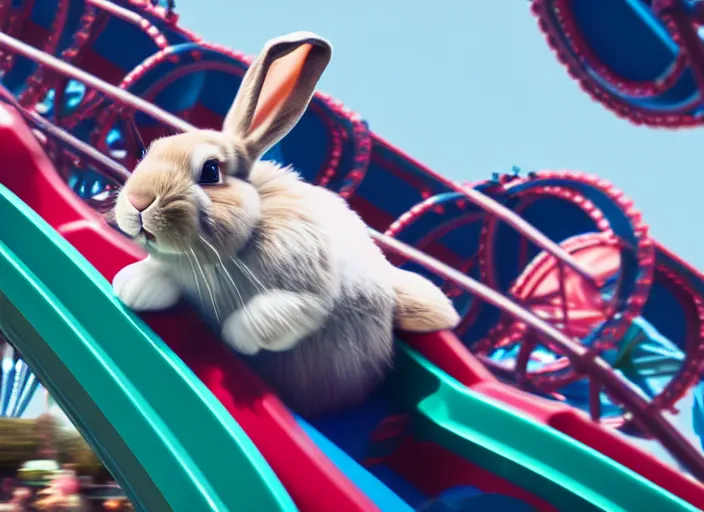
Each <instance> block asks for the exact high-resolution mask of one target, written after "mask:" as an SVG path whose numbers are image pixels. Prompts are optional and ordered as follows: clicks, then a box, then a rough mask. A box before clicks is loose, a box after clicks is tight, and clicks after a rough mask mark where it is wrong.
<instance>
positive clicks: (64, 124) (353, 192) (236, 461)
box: [0, 0, 704, 512]
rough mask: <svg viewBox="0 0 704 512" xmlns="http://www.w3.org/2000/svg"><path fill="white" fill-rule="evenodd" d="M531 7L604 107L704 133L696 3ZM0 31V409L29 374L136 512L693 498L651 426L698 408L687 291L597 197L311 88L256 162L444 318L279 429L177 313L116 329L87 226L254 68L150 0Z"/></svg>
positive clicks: (24, 21)
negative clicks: (361, 396) (297, 116)
mask: <svg viewBox="0 0 704 512" xmlns="http://www.w3.org/2000/svg"><path fill="white" fill-rule="evenodd" d="M531 6H532V11H533V13H534V15H535V16H536V18H537V20H538V23H539V25H540V28H541V29H542V30H543V32H544V34H545V36H546V38H547V40H548V43H549V44H550V46H551V47H552V48H553V49H554V51H555V53H556V54H557V57H558V59H559V60H560V61H561V62H562V63H563V64H564V65H565V67H566V68H567V69H568V71H569V73H570V74H571V75H572V76H573V77H574V78H575V79H576V80H578V81H579V82H580V84H581V85H582V87H583V88H584V90H585V91H587V92H588V93H589V94H590V95H591V96H592V97H593V98H594V99H595V100H596V101H598V102H600V103H601V104H603V105H604V106H605V107H606V108H608V109H610V110H612V111H614V112H615V113H617V114H618V115H620V116H622V117H625V118H626V119H628V120H630V121H632V122H634V123H641V124H647V125H651V126H654V127H662V126H666V127H686V126H694V125H699V124H702V123H704V109H703V108H702V107H703V105H704V96H703V95H704V44H703V43H702V40H701V39H700V38H699V29H700V26H701V25H704V5H703V4H702V3H701V2H690V1H686V0H669V1H668V0H663V1H657V0H652V1H644V0H533V1H532V2H531ZM0 31H1V33H0V69H1V70H2V75H1V76H2V78H1V81H2V89H1V90H0V93H1V94H0V99H2V104H1V105H0V162H1V165H0V219H2V221H1V222H0V330H1V331H2V335H3V336H4V337H6V338H7V340H8V341H11V342H12V345H13V346H14V349H13V348H11V347H10V345H9V344H6V345H5V347H4V349H3V350H4V351H3V352H2V361H1V366H0V368H1V370H0V371H1V372H2V373H1V380H0V415H17V416H19V415H22V414H23V412H24V409H25V408H26V406H27V403H28V402H29V400H30V399H31V397H32V395H33V393H34V392H35V390H36V388H37V386H38V381H41V383H42V384H43V385H44V386H45V387H46V388H47V389H48V390H49V392H50V393H51V394H52V396H54V397H55V399H56V401H57V402H58V403H59V404H60V405H61V407H62V408H63V409H64V410H65V411H66V413H67V415H68V416H69V417H70V418H71V420H72V421H73V423H74V424H75V425H76V427H77V428H78V429H79V430H80V432H81V433H82V434H83V436H84V437H85V438H86V440H87V441H88V442H89V443H90V444H91V446H92V447H93V448H94V449H95V450H96V452H97V453H98V455H99V456H100V457H101V459H102V460H103V461H104V463H105V465H106V466H107V467H108V468H109V470H110V471H111V472H112V474H113V475H114V476H115V478H116V479H117V480H118V481H119V483H120V484H121V486H122V487H123V489H124V490H125V492H126V493H127V495H128V496H129V498H130V499H131V500H132V502H133V503H134V505H135V507H136V508H138V509H143V510H159V511H161V510H184V511H193V510H223V511H225V510H297V509H298V510H304V511H329V510H337V511H374V510H383V511H387V510H388V511H390V510H393V511H403V510H427V511H430V510H434V511H440V510H473V511H480V510H481V511H524V510H525V511H529V510H537V511H555V510H564V511H568V510H580V511H581V510H585V511H586V510H603V511H617V510H622V511H630V512H632V511H637V510H668V511H678V510H681V511H685V510H691V511H694V510H701V509H704V486H702V484H701V483H700V482H702V481H703V480H704V452H703V451H702V449H701V447H700V446H699V443H698V442H697V443H693V440H692V436H688V435H687V434H686V430H687V428H684V427H682V424H681V422H679V423H678V422H677V421H673V420H672V417H673V415H674V417H675V420H677V407H678V404H681V403H683V402H682V400H681V399H682V398H683V397H688V398H689V403H691V404H693V405H691V407H693V415H694V418H695V425H694V426H693V427H692V428H693V429H694V431H697V430H698V429H699V428H700V424H699V423H698V421H699V420H700V419H704V416H702V413H701V412H700V410H701V409H700V407H701V397H700V393H699V392H698V390H699V385H700V384H699V383H700V375H701V373H702V368H704V276H703V275H702V274H700V273H699V272H698V271H697V270H695V269H694V268H692V267H691V266H689V265H687V264H686V263H685V262H683V261H682V260H680V259H679V258H677V257H676V256H675V255H674V254H672V253H671V252H670V251H668V250H667V249H666V248H665V247H663V246H662V245H660V244H659V243H658V242H657V241H656V240H654V239H653V238H651V237H650V236H649V233H648V228H647V225H646V224H645V221H644V218H643V216H642V215H641V213H640V212H638V211H637V210H636V209H635V207H634V205H633V203H632V202H631V201H630V200H629V199H628V198H627V197H626V196H625V195H624V194H623V193H622V192H621V191H619V190H618V189H616V188H615V187H614V186H613V185H612V184H610V183H609V182H607V181H606V180H603V179H600V178H599V177H597V176H592V175H584V174H581V173H579V172H574V171H565V170H557V171H551V170H546V171H540V172H536V173H531V174H530V175H528V176H519V175H517V174H513V173H508V174H505V175H499V176H493V177H491V178H490V179H487V180H485V181H482V182H479V183H474V184H472V185H458V184H456V183H454V182H452V181H451V180H449V179H446V178H444V177H443V176H441V175H440V174H437V173H435V172H433V171H431V170H429V169H427V168H425V167H424V166H422V165H421V164H419V163H418V162H416V161H414V160H413V159H412V158H410V157H409V156H407V155H405V154H404V153H402V152H401V151H399V150H398V149H397V148H394V147H393V146H391V145H390V144H389V143H387V142H386V141H384V140H383V139H382V138H381V137H380V136H378V135H377V134H375V133H374V132H372V131H371V130H370V129H369V126H368V125H367V123H366V122H365V121H363V120H362V119H361V118H360V117H359V116H358V115H357V114H354V113H352V112H350V111H349V110H348V109H346V108H345V107H344V106H343V105H342V104H341V103H340V102H339V101H338V100H335V99H333V98H331V97H329V96H326V95H324V94H322V93H317V94H316V96H315V97H314V99H313V101H312V103H311V105H310V108H309V109H308V111H307V112H306V113H305V114H304V116H303V118H302V119H301V121H300V122H299V124H298V125H297V126H296V128H294V130H293V131H292V132H291V133H290V134H289V135H288V136H287V137H286V138H285V139H284V140H283V141H282V142H281V143H280V144H279V145H278V146H277V147H275V148H274V149H273V150H272V151H270V152H269V154H267V155H266V156H265V158H270V159H275V160H278V161H280V162H282V163H285V164H291V165H293V166H294V167H295V168H296V169H298V170H299V171H300V172H301V174H302V176H303V177H304V178H305V179H306V180H308V181H310V182H313V183H316V184H318V185H321V186H325V187H328V188H330V189H332V190H334V191H336V192H338V193H339V194H340V195H342V196H343V197H344V198H346V199H347V201H348V202H349V204H350V205H351V206H352V207H353V208H354V209H355V210H356V211H357V212H358V213H359V214H360V215H361V216H362V217H363V219H364V220H365V221H366V222H367V224H368V225H369V227H370V233H371V234H372V236H373V237H374V239H375V240H376V241H377V242H378V244H379V246H380V247H382V248H383V249H384V250H385V251H386V252H387V254H388V257H389V259H390V260H391V261H392V262H393V263H395V264H396V265H399V266H403V267H405V268H407V269H410V270H413V271H417V272H420V273H423V274H424V275H427V276H428V277H430V278H431V279H433V280H434V281H435V282H436V283H437V284H439V285H441V286H442V287H443V289H444V290H445V292H446V293H447V294H448V296H450V297H451V298H452V299H453V300H454V303H455V306H456V308H457V310H458V311H459V312H460V314H461V315H462V322H461V324H460V325H459V327H458V328H457V329H456V330H455V331H454V332H438V333H431V334H424V335H418V334H413V335H411V334H407V333H398V343H397V347H396V359H395V361H394V371H393V373H392V375H391V376H390V378H389V381H388V382H387V383H385V385H384V386H383V388H382V389H381V390H380V391H379V392H378V393H377V394H375V395H374V396H373V397H372V398H370V399H369V400H368V401H367V402H366V403H365V404H363V405H361V406H359V407H356V408H354V409H352V410H346V411H343V412H341V413H338V414H334V415H329V416H326V417H322V418H320V417H315V418H303V417H300V416H298V415H296V414H295V413H293V412H292V411H291V410H289V409H288V408H287V407H286V406H285V405H283V404H282V402H281V401H280V400H279V399H278V398H277V396H275V394H273V393H272V392H271V391H270V390H269V388H268V387H267V385H266V383H264V382H262V381H261V380H260V379H259V378H258V377H256V376H255V375H254V374H253V373H252V372H251V371H250V370H249V369H248V368H247V365H246V361H245V360H244V359H241V358H240V357H238V356H237V355H235V354H234V353H232V352H231V351H229V350H228V349H227V348H226V347H225V346H224V345H223V344H222V343H221V342H220V341H219V340H218V339H217V338H216V337H215V336H214V335H212V334H211V333H210V332H209V331H208V330H207V329H206V327H205V326H204V324H203V323H202V321H201V320H199V319H198V318H197V317H196V316H195V315H194V314H193V313H192V312H191V311H190V309H189V308H188V307H187V306H186V305H179V306H177V307H176V308H175V309H173V310H170V311H168V312H164V313H159V314H156V313H154V314H148V315H147V314H145V315H143V316H142V318H141V319H140V318H138V317H137V316H136V315H134V314H133V313H131V312H129V311H127V310H126V309H125V308H124V307H123V306H122V305H121V304H120V303H119V301H118V300H117V299H116V298H115V297H114V294H113V293H112V290H111V288H110V286H109V284H108V283H109V281H110V280H111V279H112V278H113V276H114V275H115V273H116V272H117V271H118V270H120V269H121V268H122V267H124V266H125V265H126V264H128V263H131V262H134V261H136V260H138V259H141V258H142V257H143V256H144V255H143V253H142V252H141V250H140V249H138V248H137V247H136V246H134V245H132V244H131V242H129V241H128V240H127V239H125V238H124V237H122V236H121V235H120V234H119V233H118V232H117V231H115V230H114V229H112V228H111V227H110V226H109V225H108V223H107V222H106V221H105V220H104V218H103V216H102V214H103V213H105V212H106V211H108V210H109V208H110V205H111V204H112V203H111V201H112V199H113V197H114V192H115V191H116V190H117V189H118V188H119V187H120V185H121V183H122V182H124V181H125V179H126V178H127V177H128V176H129V172H130V170H131V169H132V168H133V167H134V166H135V164H136V162H138V161H139V159H140V158H141V157H142V155H143V152H144V148H145V147H146V146H147V145H148V144H149V142H150V141H151V140H153V139H154V138H156V137H160V136H163V135H167V134H172V133H177V132H181V131H189V130H192V129H193V128H194V127H212V128H219V127H220V125H221V123H222V119H223V117H224V115H225V113H226V111H227V109H228V107H229V105H230V102H231V101H232V98H233V97H234V96H235V93H236V91H237V89H238V86H239V83H240V81H241V78H242V76H243V74H244V71H245V70H246V69H247V67H248V64H249V63H250V59H249V58H248V57H247V56H245V55H243V54H241V53H238V52H236V51H233V50H230V49H228V48H223V47H219V46H217V45H214V44H211V43H208V42H206V41H204V40H203V39H202V38H201V37H199V36H197V35H195V34H192V33H191V32H189V31H187V30H185V29H184V28H182V27H181V26H180V25H179V24H178V16H177V15H176V14H175V13H174V11H173V5H172V3H164V4H163V5H162V3H161V2H150V1H146V0H117V1H114V2H109V1H107V0H41V1H39V0H12V1H10V0H0ZM312 141H315V142H312ZM390 190H392V191H393V194H389V193H388V191H390ZM18 354H21V357H20V355H18ZM25 361H26V363H25ZM30 368H31V371H30ZM702 424H704V421H702ZM702 426H704V425H702ZM686 427H689V425H687V426H686ZM642 439H652V440H654V442H659V443H660V444H661V446H662V447H663V448H664V450H665V451H667V452H669V455H670V456H671V458H672V460H674V461H676V462H675V463H674V464H671V463H670V462H669V458H668V460H665V459H659V458H656V457H655V456H653V455H652V454H650V453H647V452H646V451H645V450H643V449H642V448H640V447H639V446H640V445H639V444H638V443H639V440H642ZM695 440H696V438H695Z"/></svg>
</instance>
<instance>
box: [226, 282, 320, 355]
mask: <svg viewBox="0 0 704 512" xmlns="http://www.w3.org/2000/svg"><path fill="white" fill-rule="evenodd" d="M326 315H327V308H325V307H324V305H323V304H322V302H321V300H320V299H319V298H318V297H315V296H313V295H308V294H301V293H294V292H289V291H285V290H271V291H268V292H264V293H260V294H259V295H257V296H255V297H254V298H253V299H251V300H250V301H249V302H248V303H247V304H246V306H245V307H243V308H241V309H238V310H237V311H235V312H234V313H232V314H231V315H230V316H229V317H228V318H227V319H226V320H225V322H224V323H223V326H222V333H221V335H222V337H223V339H224V340H225V341H226V342H227V343H228V344H229V345H230V346H231V347H232V348H234V349H235V350H237V351H238V352H241V353H242V354H247V355H253V354H256V353H257V352H259V351H260V350H261V349H265V350H270V351H272V352H283V351H284V350H289V349H291V348H293V347H295V346H296V345H297V344H298V342H299V341H301V340H302V339H303V338H305V337H306V336H308V335H310V334H311V333H312V332H313V331H315V330H316V329H318V328H320V326H321V325H322V323H323V321H324V319H325V317H326Z"/></svg>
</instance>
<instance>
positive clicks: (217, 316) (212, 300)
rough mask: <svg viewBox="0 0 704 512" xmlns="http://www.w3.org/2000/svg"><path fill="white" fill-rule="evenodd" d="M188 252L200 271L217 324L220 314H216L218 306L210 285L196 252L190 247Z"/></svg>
mask: <svg viewBox="0 0 704 512" xmlns="http://www.w3.org/2000/svg"><path fill="white" fill-rule="evenodd" d="M190 252H191V255H192V256H193V259H194V261H195V264H196V266H197V267H198V270H199V271H200V275H201V276H202V277H203V284H205V288H206V289H207V290H208V295H210V302H211V303H212V304H213V312H214V313H215V319H216V320H217V322H218V324H219V323H220V314H219V312H218V306H217V304H215V296H214V295H213V290H212V288H211V287H210V284H209V283H208V278H207V277H206V275H205V272H204V271H203V266H202V265H201V264H200V262H199V261H198V257H197V256H196V252H195V251H194V250H193V247H190Z"/></svg>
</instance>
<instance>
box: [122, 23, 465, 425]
mask: <svg viewBox="0 0 704 512" xmlns="http://www.w3.org/2000/svg"><path fill="white" fill-rule="evenodd" d="M331 55H332V49H331V46H330V44H329V43H328V42H327V41H325V40H324V39H322V38H320V37H319V36H317V35H315V34H312V33H306V32H297V33H292V34H289V35H286V36H283V37H280V38H277V39H273V40H271V41H269V43H268V44H267V45H266V46H265V48H264V50H263V51H262V53H261V54H260V55H259V57H258V58H257V59H256V60H255V61H254V62H253V63H252V65H251V66H250V67H249V69H248V70H247V72H246V74H245V76H244V78H243V81H242V84H241V86H240V89H239V91H238V93H237V95H236V98H235V100H234V102H233V104H232V107H231V108H230V110H229V111H228V113H227V115H226V117H225V119H224V122H223V129H222V131H221V132H218V131H212V130H201V131H196V132H187V133H183V134H178V135H173V136H169V137H166V138H162V139H158V140H155V141H154V142H153V143H152V144H151V145H150V147H149V149H148V151H147V153H146V155H145V157H144V158H143V159H142V161H141V162H140V163H139V164H138V165H137V166H136V168H135V170H134V172H133V173H132V175H131V177H130V178H129V179H128V180H127V182H126V183H125V185H124V187H123V188H122V189H121V190H120V192H119V193H118V195H117V198H116V202H115V206H114V212H113V213H114V219H115V222H116V224H117V227H118V228H119V229H120V230H121V231H122V232H123V233H125V234H126V235H128V236H130V237H132V238H133V239H134V240H136V241H137V242H138V243H139V244H141V245H142V246H144V247H145V248H146V251H147V254H148V256H147V257H146V258H145V259H144V260H142V261H139V262H136V263H133V264H131V265H128V266H127V267H125V268H123V269H122V270H120V271H119V272H118V273H117V274H116V276H115V277H114V280H113V289H114V292H115V294H116V295H117V297H118V298H119V299H120V300H121V301H122V302H123V303H124V304H125V305H126V306H127V307H128V308H131V309H132V310H134V311H138V312H140V311H153V310H163V309H166V308H169V307H171V306H173V305H175V304H176V303H177V302H178V301H179V300H181V299H182V298H185V299H186V300H188V301H190V302H191V303H192V304H193V305H195V307H196V308H197V310H198V311H199V312H200V314H201V315H202V316H203V318H204V319H205V320H206V321H207V322H208V323H209V325H210V326H211V327H212V328H213V329H215V330H216V332H219V333H220V335H221V338H222V339H223V341H224V342H225V343H227V344H228V345H229V346H231V347H232V348H233V349H234V350H235V351H237V352H239V353H240V354H243V355H244V356H248V358H249V359H250V360H249V362H250V363H251V367H252V368H254V369H255V371H257V372H258V373H259V374H260V376H261V377H262V378H264V380H265V381H267V382H268V383H269V384H270V385H271V386H272V387H273V388H274V389H275V390H276V391H277V392H278V393H279V396H280V397H281V398H282V399H283V400H284V402H285V403H287V404H288V405H289V406H290V407H291V408H292V409H294V410H295V411H297V412H299V413H301V414H307V415H317V414H322V413H326V412H332V411H334V410H339V409H342V408H344V407H349V406H352V405H355V404H357V403H359V402H361V401H363V400H364V399H365V397H366V396H367V395H368V394H369V393H370V392H371V391H372V390H373V389H374V388H375V387H376V386H377V384H378V383H380V382H381V381H382V380H383V378H384V376H385V373H386V371H387V369H388V368H390V366H391V362H392V355H393V328H394V327H397V328H399V329H404V330H410V331H434V330H440V329H451V328H453V327H455V326H456V325H457V323H458V322H459V316H458V314H457V312H456V311H455V309H454V308H453V306H452V303H451V302H450V300H449V299H448V298H447V297H446V296H445V295H444V294H443V293H442V291H441V290H440V289H439V288H437V287H436V286H435V285H434V284H432V283H431V282H430V281H429V280H427V279H425V278H424V277H421V276H420V275H417V274H413V273H410V272H406V271H404V270H400V269H398V268H396V267H394V266H393V265H391V264H390V263H389V262H388V261H387V259H386V258H385V256H384V254H383V253H382V251H381V250H380V249H379V248H378V247H377V245H376V244H375V243H374V242H373V240H372V239H371V238H370V236H369V235H368V232H367V227H366V225H365V224H364V222H363V221H362V220H361V218H360V217H359V216H358V215H357V214H356V213H355V212H353V211H352V210H351V209H350V208H349V207H348V206H347V203H346V202H345V201H344V200H343V199H342V198H341V197H340V196H339V195H337V194H335V193H334V192H332V191H330V190H328V189H325V188H323V187H319V186H315V185H312V184H309V183H306V182H304V181H303V180H301V179H300V177H299V175H298V174H297V173H296V172H295V171H294V170H293V169H291V168H290V167H282V166H280V165H278V164H276V163H274V162H268V161H260V160H259V159H260V157H261V156H262V155H263V154H264V153H265V152H266V151H267V150H268V149H269V148H271V147H272V146H273V145H274V144H276V143H277V142H278V141H279V140H280V139H282V138H283V137H284V136H285V135H286V134H287V133H288V132H289V131H290V130H291V129H292V128H293V127H294V126H295V125H296V123H297V122H298V120H299V119H300V117H301V116H302V115H303V113H304V111H305V110H306V108H307V107H308V104H309V102H310V100H311V98H312V96H313V93H314V88H315V86H316V84H317V82H318V80H319V78H320V76H321V75H322V73H323V71H324V69H325V68H326V66H327V64H328V63H329V61H330V58H331Z"/></svg>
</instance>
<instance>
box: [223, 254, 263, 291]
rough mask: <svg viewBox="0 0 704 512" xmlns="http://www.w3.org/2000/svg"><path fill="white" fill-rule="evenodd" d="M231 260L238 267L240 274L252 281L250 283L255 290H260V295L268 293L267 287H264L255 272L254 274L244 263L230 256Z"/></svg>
mask: <svg viewBox="0 0 704 512" xmlns="http://www.w3.org/2000/svg"><path fill="white" fill-rule="evenodd" d="M230 259H231V260H232V263H234V264H235V266H237V268H238V269H239V270H240V272H242V273H243V274H244V275H245V277H247V278H248V279H249V280H250V282H251V283H252V284H253V285H254V287H255V288H257V289H258V291H259V292H260V293H261V292H265V291H266V287H265V286H264V284H262V282H261V280H260V279H259V278H258V277H257V276H256V275H255V274H254V272H252V270H251V269H250V268H249V267H248V266H247V265H246V264H245V262H244V261H242V260H241V259H239V258H236V257H234V256H230Z"/></svg>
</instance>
